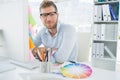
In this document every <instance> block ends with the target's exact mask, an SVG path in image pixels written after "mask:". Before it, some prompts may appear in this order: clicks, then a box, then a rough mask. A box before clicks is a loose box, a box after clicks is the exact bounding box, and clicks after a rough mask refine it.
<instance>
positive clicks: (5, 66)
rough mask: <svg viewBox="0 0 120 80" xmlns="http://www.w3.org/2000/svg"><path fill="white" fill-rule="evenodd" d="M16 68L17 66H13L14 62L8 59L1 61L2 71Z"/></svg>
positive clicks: (0, 69) (0, 67)
mask: <svg viewBox="0 0 120 80" xmlns="http://www.w3.org/2000/svg"><path fill="white" fill-rule="evenodd" d="M14 69H15V66H13V65H12V64H10V63H9V62H7V61H1V62H0V73H2V72H6V71H10V70H14Z"/></svg>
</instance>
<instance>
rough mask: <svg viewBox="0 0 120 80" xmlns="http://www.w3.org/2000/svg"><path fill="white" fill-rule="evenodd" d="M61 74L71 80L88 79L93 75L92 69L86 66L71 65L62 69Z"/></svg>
mask: <svg viewBox="0 0 120 80" xmlns="http://www.w3.org/2000/svg"><path fill="white" fill-rule="evenodd" d="M61 73H62V74H63V75H64V76H66V77H69V78H75V79H80V78H87V77H89V76H90V75H91V74H92V69H91V68H90V67H89V66H88V65H86V64H80V63H69V64H66V65H64V66H63V67H61Z"/></svg>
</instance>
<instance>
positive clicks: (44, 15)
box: [40, 12, 56, 17]
mask: <svg viewBox="0 0 120 80" xmlns="http://www.w3.org/2000/svg"><path fill="white" fill-rule="evenodd" d="M48 15H49V16H51V17H53V16H54V15H56V12H50V13H42V14H40V16H42V17H47V16H48Z"/></svg>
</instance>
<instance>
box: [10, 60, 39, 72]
mask: <svg viewBox="0 0 120 80" xmlns="http://www.w3.org/2000/svg"><path fill="white" fill-rule="evenodd" d="M11 63H12V64H15V65H17V66H19V67H23V68H26V69H30V70H31V69H35V68H38V67H39V63H38V62H37V61H31V62H19V61H13V60H12V61H11Z"/></svg>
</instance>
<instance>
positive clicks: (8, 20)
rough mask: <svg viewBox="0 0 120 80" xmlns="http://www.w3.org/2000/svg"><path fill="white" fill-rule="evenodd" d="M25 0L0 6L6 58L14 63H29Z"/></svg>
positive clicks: (0, 23) (17, 0) (16, 0)
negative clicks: (14, 61)
mask: <svg viewBox="0 0 120 80" xmlns="http://www.w3.org/2000/svg"><path fill="white" fill-rule="evenodd" d="M27 4H28V3H27V0H15V1H9V2H4V3H3V4H0V26H2V28H3V32H4V38H5V46H6V49H5V50H6V51H7V56H6V57H9V58H11V59H13V60H16V61H22V62H27V61H29V60H30V59H29V32H28V12H27V9H28V5H27Z"/></svg>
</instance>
